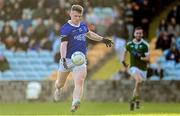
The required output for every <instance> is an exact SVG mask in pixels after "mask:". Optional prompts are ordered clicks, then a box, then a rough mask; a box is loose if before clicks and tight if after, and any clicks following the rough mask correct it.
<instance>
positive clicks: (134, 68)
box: [122, 27, 150, 110]
mask: <svg viewBox="0 0 180 116" xmlns="http://www.w3.org/2000/svg"><path fill="white" fill-rule="evenodd" d="M142 37H143V29H142V28H141V27H136V28H135V31H134V39H133V40H132V41H130V42H128V43H127V45H126V52H125V56H124V59H126V55H127V52H129V53H130V68H129V69H128V72H129V74H130V75H131V77H133V78H134V79H135V87H134V91H133V96H132V99H131V101H130V110H134V108H135V107H136V108H139V104H140V101H139V100H140V92H141V86H142V82H143V81H144V80H145V79H146V76H147V64H148V62H149V59H150V58H149V44H148V43H147V42H146V41H145V40H144V39H143V38H142ZM122 64H123V65H124V67H125V68H126V70H127V67H128V64H126V61H123V62H122Z"/></svg>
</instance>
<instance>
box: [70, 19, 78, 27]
mask: <svg viewBox="0 0 180 116" xmlns="http://www.w3.org/2000/svg"><path fill="white" fill-rule="evenodd" d="M68 23H69V24H70V25H71V26H73V27H79V26H80V23H79V24H78V25H75V24H73V23H72V22H71V20H68Z"/></svg>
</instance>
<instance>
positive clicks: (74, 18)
mask: <svg viewBox="0 0 180 116" xmlns="http://www.w3.org/2000/svg"><path fill="white" fill-rule="evenodd" d="M70 17H71V21H72V23H74V24H76V25H78V24H79V23H80V21H81V18H82V13H79V12H77V11H71V12H70Z"/></svg>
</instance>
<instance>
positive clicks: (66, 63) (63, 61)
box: [60, 58, 75, 69]
mask: <svg viewBox="0 0 180 116" xmlns="http://www.w3.org/2000/svg"><path fill="white" fill-rule="evenodd" d="M60 63H61V64H62V65H63V67H64V68H65V69H71V68H73V67H74V66H75V65H74V64H73V62H72V60H71V59H67V58H61V59H60Z"/></svg>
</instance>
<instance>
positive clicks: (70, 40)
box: [54, 5, 112, 112]
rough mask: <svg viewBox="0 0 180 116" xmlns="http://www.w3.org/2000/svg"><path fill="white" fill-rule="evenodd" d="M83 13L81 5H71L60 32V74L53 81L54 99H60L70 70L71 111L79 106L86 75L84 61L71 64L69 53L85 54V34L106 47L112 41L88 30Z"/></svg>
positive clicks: (109, 45)
mask: <svg viewBox="0 0 180 116" xmlns="http://www.w3.org/2000/svg"><path fill="white" fill-rule="evenodd" d="M82 15H83V7H82V6H80V5H73V6H72V7H71V11H70V18H71V19H70V20H69V21H68V22H67V23H65V24H64V25H63V26H62V28H61V30H60V32H61V47H60V54H61V59H60V66H59V72H60V75H59V77H58V78H57V80H56V82H55V87H56V90H55V94H54V100H55V101H59V100H60V93H61V88H63V86H64V84H65V82H66V79H67V76H68V75H69V73H70V72H72V78H73V80H74V84H75V88H74V91H73V101H72V107H71V111H72V112H75V111H76V110H77V108H78V107H79V106H80V100H81V97H82V93H83V84H84V80H85V78H86V75H87V66H86V63H84V64H82V65H80V66H73V65H72V63H71V60H70V58H71V55H72V54H73V53H74V52H76V51H81V52H82V53H84V54H85V55H86V52H87V47H86V36H87V37H88V38H90V39H92V40H96V41H101V42H103V43H105V44H106V46H107V47H111V45H112V41H111V40H108V39H105V38H103V37H102V36H99V35H97V34H96V33H94V32H92V31H89V29H88V27H87V24H86V23H84V22H81V18H82Z"/></svg>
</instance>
